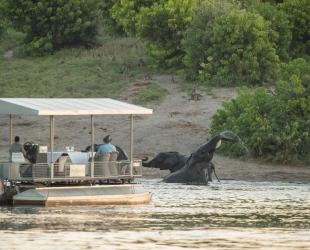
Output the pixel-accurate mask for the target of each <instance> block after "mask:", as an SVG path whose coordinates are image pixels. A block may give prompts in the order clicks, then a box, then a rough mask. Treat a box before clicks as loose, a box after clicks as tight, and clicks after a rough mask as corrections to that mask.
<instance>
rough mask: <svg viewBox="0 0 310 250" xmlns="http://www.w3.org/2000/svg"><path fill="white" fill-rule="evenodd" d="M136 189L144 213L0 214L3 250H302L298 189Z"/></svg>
mask: <svg viewBox="0 0 310 250" xmlns="http://www.w3.org/2000/svg"><path fill="white" fill-rule="evenodd" d="M140 181H141V182H142V183H143V184H144V186H145V188H146V189H147V190H149V191H151V192H152V194H153V196H152V200H151V203H150V204H149V205H143V206H122V207H120V206H106V207H56V208H52V207H49V208H45V207H33V206H20V207H12V206H5V207H0V220H1V223H0V230H1V235H2V236H0V237H1V238H2V237H5V239H10V238H12V240H13V238H14V239H15V240H13V241H14V243H11V241H8V240H6V241H5V242H6V243H4V244H6V245H4V246H3V247H5V246H7V247H8V248H11V249H25V248H23V247H24V246H25V245H24V244H28V243H29V244H33V243H34V242H35V243H36V245H40V244H41V243H42V244H43V243H44V244H45V247H43V245H42V247H43V248H41V249H63V248H59V247H60V246H61V245H63V246H67V248H66V249H86V248H88V249H92V248H95V247H100V246H102V242H104V246H105V247H109V248H110V249H155V248H156V249H167V248H169V249H179V248H185V247H186V248H205V247H214V248H215V249H219V248H223V249H227V248H229V249H232V248H234V247H235V248H236V249H240V248H242V247H243V246H244V247H249V246H255V248H256V249H259V248H261V249H272V248H274V249H277V248H279V247H283V248H285V249H290V248H291V249H306V246H308V244H309V243H310V242H309V239H310V218H309V217H310V215H309V212H310V210H309V207H310V197H309V191H310V187H309V186H308V185H306V184H296V183H281V182H262V183H253V182H240V181H221V182H220V183H218V182H214V183H211V184H210V185H208V186H205V185H201V186H199V185H198V186H193V185H180V184H169V183H162V182H160V181H159V180H146V179H141V180H140ZM12 232H14V234H12ZM13 235H14V236H13ZM16 236H17V237H16ZM25 241H26V243H25ZM46 241H48V242H49V244H46ZM9 242H10V243H9ZM11 244H14V246H16V247H14V246H12V245H11ZM86 246H87V247H86ZM70 247H72V248H70ZM84 247H85V248H84ZM307 248H308V247H307Z"/></svg>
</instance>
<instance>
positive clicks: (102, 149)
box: [95, 135, 116, 156]
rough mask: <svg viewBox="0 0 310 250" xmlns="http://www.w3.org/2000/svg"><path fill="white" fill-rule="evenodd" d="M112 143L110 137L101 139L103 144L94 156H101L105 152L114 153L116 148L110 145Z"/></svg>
mask: <svg viewBox="0 0 310 250" xmlns="http://www.w3.org/2000/svg"><path fill="white" fill-rule="evenodd" d="M111 141H112V137H111V135H107V136H106V137H104V138H103V144H102V145H101V146H100V147H99V148H98V150H97V152H96V155H95V156H100V155H103V154H104V153H106V152H113V151H116V148H115V147H114V146H113V145H112V144H110V142H111Z"/></svg>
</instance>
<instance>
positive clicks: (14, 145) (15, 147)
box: [9, 136, 26, 161]
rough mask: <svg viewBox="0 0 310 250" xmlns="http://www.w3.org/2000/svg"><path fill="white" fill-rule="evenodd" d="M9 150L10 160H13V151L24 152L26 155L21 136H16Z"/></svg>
mask: <svg viewBox="0 0 310 250" xmlns="http://www.w3.org/2000/svg"><path fill="white" fill-rule="evenodd" d="M9 152H10V161H12V153H18V152H21V153H23V155H24V157H25V155H26V151H25V149H24V147H23V145H22V144H21V143H20V138H19V136H15V139H14V143H12V144H11V146H10V149H9Z"/></svg>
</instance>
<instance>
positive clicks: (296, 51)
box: [279, 0, 310, 58]
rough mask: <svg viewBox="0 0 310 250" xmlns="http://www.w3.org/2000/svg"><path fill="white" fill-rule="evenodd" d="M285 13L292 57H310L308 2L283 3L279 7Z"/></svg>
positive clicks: (299, 0)
mask: <svg viewBox="0 0 310 250" xmlns="http://www.w3.org/2000/svg"><path fill="white" fill-rule="evenodd" d="M279 6H280V8H281V9H282V10H283V11H284V12H285V13H286V15H287V16H288V19H289V21H290V22H291V24H292V26H293V28H292V34H293V36H292V43H291V52H292V54H293V56H294V57H295V58H296V57H299V56H301V55H302V54H304V53H305V54H307V55H310V4H309V0H294V1H291V0H290V1H289V0H286V1H283V3H282V4H280V5H279Z"/></svg>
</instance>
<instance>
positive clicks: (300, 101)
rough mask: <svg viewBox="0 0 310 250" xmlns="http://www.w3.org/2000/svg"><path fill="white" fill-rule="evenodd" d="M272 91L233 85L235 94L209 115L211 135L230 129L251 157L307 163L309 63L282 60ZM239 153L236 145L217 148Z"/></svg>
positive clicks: (282, 161) (309, 142)
mask: <svg viewBox="0 0 310 250" xmlns="http://www.w3.org/2000/svg"><path fill="white" fill-rule="evenodd" d="M278 77H279V79H280V80H279V81H278V82H277V84H276V89H275V91H274V93H272V94H270V93H267V92H266V91H265V90H264V89H263V88H258V89H256V90H255V91H254V93H251V92H250V91H249V90H248V89H247V88H246V87H243V88H242V89H241V88H237V93H238V97H237V98H236V99H232V100H230V101H227V102H224V103H223V108H224V109H220V110H218V111H217V113H216V114H214V115H213V116H212V122H211V134H213V135H215V134H219V133H221V132H223V131H227V130H231V131H233V132H235V133H237V134H238V136H239V137H240V138H241V139H242V141H243V142H244V144H245V145H246V146H247V148H248V149H249V151H250V153H251V155H252V157H260V158H264V159H266V160H267V161H272V162H275V163H292V164H296V163H298V162H299V161H303V162H306V163H310V153H309V150H308V149H309V146H310V136H309V125H310V96H309V94H310V93H309V91H310V89H309V79H310V65H309V64H307V63H306V61H305V60H304V59H297V60H294V61H292V62H290V63H288V64H284V63H282V64H281V66H280V68H279V71H278ZM220 150H222V151H223V152H224V153H226V154H228V155H230V156H240V155H241V154H242V152H240V148H238V147H237V146H236V145H233V144H228V143H227V144H225V145H223V147H221V149H220Z"/></svg>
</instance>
